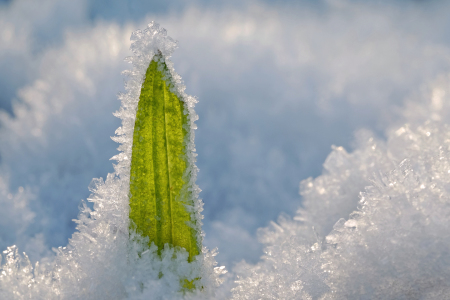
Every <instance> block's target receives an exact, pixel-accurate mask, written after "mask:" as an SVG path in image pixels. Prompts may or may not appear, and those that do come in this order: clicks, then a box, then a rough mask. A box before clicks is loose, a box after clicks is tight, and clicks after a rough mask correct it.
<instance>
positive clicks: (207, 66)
mask: <svg viewBox="0 0 450 300" xmlns="http://www.w3.org/2000/svg"><path fill="white" fill-rule="evenodd" d="M449 12H450V4H448V2H445V1H437V0H436V1H413V0H397V1H375V0H373V1H371V0H367V1H357V0H353V1H351V0H328V1H325V0H318V1H312V0H310V1H308V0H302V1H298V0H297V1H292V0H280V1H275V0H273V1H271V0H261V1H234V0H231V1H226V2H224V1H201V0H199V1H184V0H170V1H137V0H129V1H120V0H104V1H94V0H79V1H70V0H41V1H34V0H6V1H5V0H3V1H0V248H1V249H2V250H3V249H6V247H7V246H10V245H13V244H16V245H18V246H19V249H20V251H26V252H27V254H29V256H30V258H31V260H32V261H36V260H38V259H40V258H42V257H44V256H47V255H50V254H51V248H52V247H58V246H64V245H66V244H67V240H68V238H70V236H71V235H72V233H73V232H74V230H75V223H74V222H73V221H72V219H75V218H77V214H78V205H79V203H80V200H81V199H86V198H87V197H88V196H89V191H88V188H87V187H88V185H89V183H90V181H91V180H92V178H95V177H103V178H105V177H106V175H107V173H110V172H113V168H112V162H111V161H109V158H110V157H112V156H113V155H115V154H116V153H117V150H116V148H117V146H118V145H117V144H115V143H114V142H113V141H111V139H110V136H113V135H114V131H115V129H116V128H117V127H119V125H120V123H119V120H118V119H116V118H115V117H114V116H113V115H112V113H113V112H114V111H116V110H117V109H118V108H119V106H120V102H119V101H118V100H117V96H116V95H117V93H118V92H120V91H123V89H124V77H123V76H122V75H121V72H122V71H123V70H125V69H127V68H129V66H128V65H127V64H126V63H125V62H124V61H123V60H124V58H125V57H127V56H129V55H131V52H130V51H129V47H130V39H129V38H130V35H131V32H132V31H134V30H136V29H143V28H144V27H145V26H146V25H147V24H148V23H149V22H150V21H156V22H158V23H160V24H161V26H162V27H164V28H166V29H167V30H168V34H169V35H170V36H171V37H172V38H174V39H176V40H178V41H179V48H178V49H177V50H176V51H175V53H174V55H173V57H172V58H171V59H172V61H173V62H174V64H175V70H176V71H177V72H178V73H179V74H180V75H181V76H182V78H183V79H184V81H185V84H186V87H187V89H186V91H187V93H188V94H190V95H194V96H196V97H197V98H198V100H199V103H198V104H197V106H196V111H197V113H198V115H199V117H200V119H199V120H198V121H197V125H198V130H197V132H196V146H197V152H198V167H199V169H200V172H199V178H198V182H197V183H198V185H199V186H200V188H201V189H202V190H203V192H202V193H201V198H202V199H203V201H204V203H205V210H204V212H203V214H204V216H205V219H204V226H203V229H204V231H205V233H206V240H205V243H206V245H207V246H208V247H209V248H215V247H218V248H219V255H218V257H217V259H218V261H219V263H220V264H225V265H227V267H228V268H231V267H232V266H233V265H234V264H235V263H236V262H238V261H241V260H243V259H244V260H246V261H247V262H250V263H254V262H256V261H258V259H259V257H260V256H261V255H262V249H261V246H260V245H259V243H258V240H257V229H258V228H259V227H264V226H266V225H267V224H268V223H269V222H270V221H272V220H276V218H277V216H278V215H279V214H280V213H282V212H285V213H287V214H288V215H293V214H294V213H295V211H296V209H297V208H299V207H300V206H301V203H302V199H301V197H300V195H299V194H298V186H299V182H300V181H301V180H304V179H306V178H308V177H316V176H318V175H319V174H321V172H322V164H323V162H324V160H325V159H326V157H327V154H328V153H329V152H330V149H331V146H332V145H338V146H344V147H345V148H346V149H347V150H348V151H351V150H352V141H353V135H354V133H355V131H356V130H358V129H361V128H366V129H369V130H371V131H372V132H374V134H375V135H377V136H378V137H380V138H384V133H385V131H386V129H388V128H390V127H392V126H395V125H396V124H399V123H401V122H402V120H403V118H404V107H405V105H407V103H409V102H411V101H414V99H416V97H415V95H417V94H419V93H428V91H429V89H428V88H427V87H429V86H430V85H432V83H433V82H435V81H436V80H439V78H441V77H442V76H446V75H445V74H447V73H448V71H449V67H450V18H448V15H449ZM435 92H436V91H435Z"/></svg>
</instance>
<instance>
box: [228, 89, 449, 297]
mask: <svg viewBox="0 0 450 300" xmlns="http://www.w3.org/2000/svg"><path fill="white" fill-rule="evenodd" d="M445 83H446V84H444V85H443V86H444V88H439V89H438V92H439V95H440V96H439V97H441V99H436V97H438V96H436V93H437V92H436V90H437V88H434V89H433V90H432V93H431V95H432V97H431V98H432V99H431V100H432V101H431V102H430V105H429V106H428V107H424V105H423V103H422V105H421V106H419V105H418V103H414V102H410V103H409V104H408V105H407V109H406V112H408V111H409V114H410V116H409V117H410V121H411V122H410V123H408V124H405V125H403V126H401V127H397V128H395V129H393V130H390V131H389V132H388V137H387V141H382V140H379V139H376V138H375V137H374V135H373V134H372V133H370V132H368V131H360V132H359V133H358V135H357V147H356V149H355V151H353V152H352V153H347V152H346V151H345V150H344V149H343V148H342V147H334V149H333V151H332V152H331V154H330V155H329V156H328V158H327V160H326V162H325V163H324V172H323V174H322V175H321V176H319V177H317V178H315V179H312V178H309V179H307V180H304V181H303V182H301V184H300V193H301V195H302V196H303V201H304V202H303V206H302V208H301V209H299V210H298V211H297V214H296V215H295V217H294V218H293V219H291V218H290V217H289V216H286V215H282V216H280V218H279V219H278V223H272V224H271V226H270V227H269V228H265V229H261V230H260V231H259V238H260V241H261V242H262V243H263V244H265V251H264V252H265V255H264V256H263V257H262V261H261V262H259V263H258V264H256V265H254V266H252V265H247V264H245V263H244V264H240V265H238V266H237V268H236V271H237V273H238V274H239V276H238V281H237V286H236V287H235V288H234V289H233V299H236V300H237V299H449V298H450V231H449V229H450V127H449V126H448V125H446V124H445V123H444V122H442V120H445V114H446V113H448V110H447V111H446V110H445V109H443V108H445V106H448V103H449V101H448V100H449V99H447V98H448V95H449V94H448V93H446V91H447V90H448V81H446V82H445ZM444 95H447V97H444ZM436 103H438V104H439V107H438V108H436ZM408 107H409V108H408ZM411 107H413V108H414V109H411ZM418 108H420V110H417V109H418ZM414 111H417V113H416V114H415V115H417V116H416V117H413V115H414V114H413V112H414ZM427 112H429V114H428V116H434V119H435V121H425V122H422V121H423V118H422V117H423V114H427Z"/></svg>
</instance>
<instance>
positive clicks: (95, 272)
mask: <svg viewBox="0 0 450 300" xmlns="http://www.w3.org/2000/svg"><path fill="white" fill-rule="evenodd" d="M132 40H133V43H132V47H131V49H132V51H133V52H134V54H135V55H134V56H133V57H130V58H127V61H129V62H131V63H133V67H132V69H131V70H130V71H126V72H125V74H126V75H128V77H129V78H128V81H127V82H126V93H125V94H121V95H120V96H119V98H120V99H121V101H122V106H121V108H120V109H119V111H117V112H116V113H115V116H117V117H119V118H120V119H121V120H122V127H120V128H119V129H118V130H117V131H116V134H117V136H115V137H113V140H115V141H117V142H119V143H120V144H121V145H120V146H119V148H118V149H119V150H120V151H121V153H120V154H118V155H116V156H114V157H113V158H112V159H114V160H116V161H117V164H115V165H114V170H115V173H112V174H108V176H107V177H106V180H103V179H102V178H100V179H93V180H92V182H91V184H90V185H89V190H90V191H91V192H92V194H91V195H90V197H89V198H88V199H87V200H88V201H90V202H92V203H93V209H91V208H89V206H88V205H87V204H86V202H84V201H83V202H82V203H81V204H80V213H79V216H78V219H77V220H74V221H75V222H76V223H77V227H76V229H77V232H75V233H74V234H73V235H72V238H71V239H70V240H69V244H68V245H67V246H66V247H59V248H57V249H55V248H54V249H53V251H54V252H55V254H56V255H55V256H54V257H49V258H48V259H44V260H42V261H41V262H40V263H36V264H35V265H34V266H33V265H32V264H31V262H30V260H29V259H28V257H27V255H26V254H25V253H23V255H22V254H19V251H18V249H17V247H16V246H11V247H8V249H7V250H5V251H4V252H3V257H4V262H3V264H2V265H1V269H0V298H1V299H124V298H129V299H180V298H186V299H188V298H195V299H201V298H210V297H213V296H214V292H215V289H216V287H217V286H218V285H220V283H221V279H220V275H221V274H224V273H225V272H226V271H225V270H224V268H223V267H216V265H217V263H216V262H215V260H214V256H215V255H216V254H217V252H216V251H212V252H210V251H209V250H208V249H206V248H205V247H203V249H202V251H201V254H200V255H198V256H197V257H196V258H195V260H194V261H193V262H192V263H188V262H187V257H188V253H187V252H186V250H184V249H178V248H175V249H174V248H172V247H168V246H167V245H166V247H165V248H164V250H163V251H162V254H161V256H159V255H158V253H157V248H156V246H154V245H152V247H150V249H146V248H147V247H146V245H147V244H148V238H147V239H145V238H142V237H140V236H139V235H137V234H136V233H134V232H131V233H130V232H129V218H128V215H129V205H128V192H129V182H130V175H129V174H130V159H129V157H131V148H132V138H133V129H134V119H135V115H136V109H137V104H138V101H139V94H140V89H141V86H142V82H143V79H144V76H145V71H146V69H147V67H148V65H149V63H150V60H151V59H152V58H153V56H154V54H155V53H156V52H157V51H160V52H161V53H162V54H163V57H164V58H165V63H166V65H167V67H168V70H169V71H168V72H170V74H168V75H170V77H171V78H173V81H172V82H171V86H172V87H173V89H174V90H173V91H174V92H175V93H177V94H178V96H179V97H180V98H181V99H182V100H183V101H184V102H185V112H189V121H190V125H191V126H190V127H191V131H190V133H189V134H188V135H187V138H188V140H187V143H188V144H187V147H186V148H187V156H188V160H189V164H188V165H189V167H190V169H189V170H188V172H190V174H191V182H190V186H191V187H192V193H191V195H192V200H193V202H194V210H193V211H194V212H193V217H194V218H195V220H196V222H195V224H196V226H198V227H197V228H196V229H197V232H198V237H197V240H199V241H202V240H203V236H204V233H203V232H202V231H201V219H202V218H203V216H202V215H201V211H202V206H203V203H202V201H201V200H200V199H199V198H198V193H199V192H200V189H199V188H198V186H197V185H196V184H195V180H196V177H197V167H196V166H195V162H196V154H195V146H194V131H193V130H194V129H195V128H196V127H195V124H194V122H195V121H196V120H197V118H198V117H197V115H196V113H195V111H194V105H195V103H196V102H197V101H196V99H195V98H194V97H191V96H188V95H186V94H185V93H184V89H185V88H184V85H183V82H182V80H181V77H180V76H179V75H178V74H176V73H175V71H174V69H173V66H172V63H171V62H170V60H169V57H170V55H171V54H172V52H173V50H174V49H175V47H176V42H175V41H174V40H172V39H171V38H170V37H168V36H167V34H166V31H165V29H163V28H159V25H158V24H156V23H151V24H149V25H148V27H147V28H146V29H145V30H142V31H141V30H138V31H136V32H134V33H133V35H132ZM0 262H1V261H0ZM181 278H186V279H188V280H192V281H194V283H195V285H196V287H197V289H196V290H195V291H194V292H192V293H186V294H183V293H182V292H180V290H182V289H181V285H180V279H181Z"/></svg>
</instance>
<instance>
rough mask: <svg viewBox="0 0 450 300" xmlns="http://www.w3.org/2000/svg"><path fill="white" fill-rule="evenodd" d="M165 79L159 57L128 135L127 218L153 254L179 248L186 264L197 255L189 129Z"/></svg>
mask: <svg viewBox="0 0 450 300" xmlns="http://www.w3.org/2000/svg"><path fill="white" fill-rule="evenodd" d="M168 74H170V73H169V72H168V70H167V66H166V64H165V63H164V60H163V58H162V55H161V54H160V53H159V54H157V55H155V56H154V57H153V60H152V61H151V62H150V65H149V67H148V69H147V72H146V74H145V81H144V83H143V85H142V89H141V95H140V97H139V104H138V108H137V112H136V121H135V126H134V134H133V149H132V157H131V173H130V219H131V220H132V224H133V223H134V224H133V226H135V229H136V231H137V232H138V233H140V234H141V235H142V236H144V237H149V246H150V244H151V243H154V244H155V245H156V246H157V247H158V253H159V254H161V251H162V250H163V249H164V245H165V244H169V245H171V246H173V247H177V246H178V247H182V248H185V249H186V250H187V252H188V253H189V262H191V261H192V260H193V258H194V257H195V256H196V255H198V254H199V248H200V245H199V243H198V241H197V238H196V237H197V233H196V231H195V230H194V229H193V228H192V227H191V226H190V225H189V224H190V223H191V224H192V223H194V222H195V220H193V219H192V218H191V212H189V211H188V210H187V209H186V207H187V206H190V207H192V206H193V201H192V199H191V193H190V191H189V186H188V185H189V176H190V174H189V173H188V172H187V168H188V160H187V155H186V139H185V137H186V136H187V135H188V134H189V132H188V130H189V128H190V126H189V121H188V119H187V115H185V114H184V102H183V101H181V100H180V99H179V98H178V97H177V95H176V94H174V93H173V92H171V91H170V86H169V84H168V83H170V82H171V80H170V78H167V76H170V75H168Z"/></svg>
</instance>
